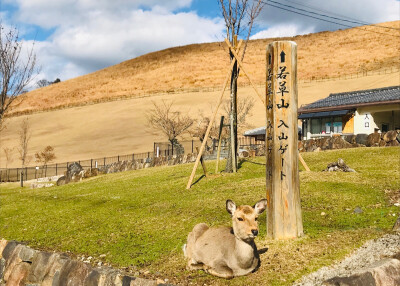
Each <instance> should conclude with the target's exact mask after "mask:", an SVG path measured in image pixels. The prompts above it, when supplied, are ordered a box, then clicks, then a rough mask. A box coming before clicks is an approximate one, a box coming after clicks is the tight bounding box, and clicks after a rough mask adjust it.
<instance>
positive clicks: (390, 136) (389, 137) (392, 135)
mask: <svg viewBox="0 0 400 286" xmlns="http://www.w3.org/2000/svg"><path fill="white" fill-rule="evenodd" d="M396 137H397V131H396V130H391V131H388V132H386V133H385V135H384V136H383V140H385V142H386V143H387V142H390V141H396Z"/></svg>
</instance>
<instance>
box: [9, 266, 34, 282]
mask: <svg viewBox="0 0 400 286" xmlns="http://www.w3.org/2000/svg"><path fill="white" fill-rule="evenodd" d="M30 266H31V265H30V264H29V263H27V262H20V263H18V264H16V265H15V266H14V267H13V268H12V272H10V274H9V276H8V277H7V279H5V281H7V284H6V285H26V283H25V282H26V280H27V276H28V273H29V269H30Z"/></svg>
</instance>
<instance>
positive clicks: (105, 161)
mask: <svg viewBox="0 0 400 286" xmlns="http://www.w3.org/2000/svg"><path fill="white" fill-rule="evenodd" d="M105 166H106V157H104V167H105Z"/></svg>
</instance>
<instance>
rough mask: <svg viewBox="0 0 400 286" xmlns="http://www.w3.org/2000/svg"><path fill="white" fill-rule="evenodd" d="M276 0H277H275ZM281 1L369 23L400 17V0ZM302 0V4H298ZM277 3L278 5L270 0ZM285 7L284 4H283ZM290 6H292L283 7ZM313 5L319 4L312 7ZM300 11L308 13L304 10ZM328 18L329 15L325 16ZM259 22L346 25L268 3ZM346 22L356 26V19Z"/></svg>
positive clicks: (321, 27) (269, 24)
mask: <svg viewBox="0 0 400 286" xmlns="http://www.w3.org/2000/svg"><path fill="white" fill-rule="evenodd" d="M276 1H277V0H276ZM279 2H280V3H281V4H284V5H288V6H292V7H296V8H300V9H304V10H308V11H313V12H316V13H319V14H325V15H330V16H333V17H337V18H345V17H347V18H348V17H349V18H351V19H355V20H359V21H362V22H367V23H380V22H387V21H394V20H399V18H400V13H399V11H400V2H399V1H398V0H379V1H376V0H335V1H320V0H303V1H301V2H300V1H298V0H297V1H292V0H284V1H279ZM297 3H300V4H297ZM271 4H273V5H274V6H279V5H277V4H275V3H271ZM281 7H282V6H281ZM283 8H285V9H291V10H294V9H293V8H290V7H283ZM311 8H317V9H318V10H313V9H311ZM297 11H298V12H300V13H303V14H306V13H305V12H304V11H299V10H297ZM311 16H313V17H318V18H324V17H322V16H319V15H315V14H311ZM325 19H326V18H325ZM328 20H329V21H332V22H340V21H337V20H335V19H332V18H331V19H329V18H328ZM258 23H259V24H260V25H261V26H264V27H272V26H277V25H295V26H297V27H298V29H299V31H301V30H306V29H308V28H309V27H314V32H318V31H323V30H337V29H345V28H346V26H340V25H336V24H333V23H329V22H324V21H321V20H317V19H314V18H310V17H305V16H303V15H299V14H295V13H291V12H288V11H284V10H281V9H277V8H275V7H272V6H268V5H266V6H265V8H264V9H263V11H262V13H261V14H260V17H259V19H258ZM341 23H343V24H346V25H349V26H354V25H355V24H354V23H349V22H341Z"/></svg>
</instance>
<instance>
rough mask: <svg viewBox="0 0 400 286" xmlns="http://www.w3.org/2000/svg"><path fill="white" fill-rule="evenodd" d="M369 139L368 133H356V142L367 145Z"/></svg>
mask: <svg viewBox="0 0 400 286" xmlns="http://www.w3.org/2000/svg"><path fill="white" fill-rule="evenodd" d="M367 141H368V135H367V134H357V135H356V142H357V143H358V144H362V145H366V146H367ZM367 147H368V146H367Z"/></svg>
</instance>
